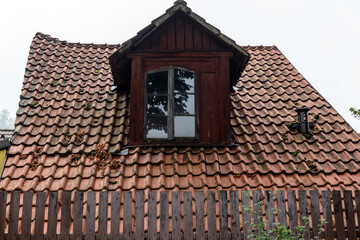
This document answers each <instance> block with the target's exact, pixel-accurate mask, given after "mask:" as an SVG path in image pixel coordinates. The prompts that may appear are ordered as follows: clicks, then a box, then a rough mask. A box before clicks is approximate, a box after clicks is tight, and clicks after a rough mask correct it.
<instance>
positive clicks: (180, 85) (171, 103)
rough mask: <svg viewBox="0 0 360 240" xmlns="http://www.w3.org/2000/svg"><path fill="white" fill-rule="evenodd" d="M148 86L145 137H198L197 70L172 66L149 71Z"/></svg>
mask: <svg viewBox="0 0 360 240" xmlns="http://www.w3.org/2000/svg"><path fill="white" fill-rule="evenodd" d="M171 80H172V81H173V82H170V81H171ZM169 87H170V88H171V90H170V92H169V90H168V89H170V88H169ZM146 89H147V90H146V112H145V119H146V120H145V121H146V126H145V138H146V139H174V138H194V137H196V132H195V129H196V128H195V125H196V121H195V73H194V72H191V71H187V70H184V69H179V68H172V67H171V68H170V69H168V70H161V71H158V72H153V73H150V74H147V78H146ZM170 129H171V130H170Z"/></svg>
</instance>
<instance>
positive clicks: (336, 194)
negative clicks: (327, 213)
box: [333, 191, 345, 239]
mask: <svg viewBox="0 0 360 240" xmlns="http://www.w3.org/2000/svg"><path fill="white" fill-rule="evenodd" d="M333 202H334V215H335V227H336V235H337V239H345V229H344V214H343V208H342V204H341V192H340V191H333Z"/></svg>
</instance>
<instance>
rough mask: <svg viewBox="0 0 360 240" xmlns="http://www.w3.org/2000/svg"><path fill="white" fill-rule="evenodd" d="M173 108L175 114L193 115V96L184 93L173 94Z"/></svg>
mask: <svg viewBox="0 0 360 240" xmlns="http://www.w3.org/2000/svg"><path fill="white" fill-rule="evenodd" d="M174 108H175V115H194V114H195V96H194V95H186V94H175V98H174Z"/></svg>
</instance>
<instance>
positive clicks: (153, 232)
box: [0, 190, 360, 240]
mask: <svg viewBox="0 0 360 240" xmlns="http://www.w3.org/2000/svg"><path fill="white" fill-rule="evenodd" d="M34 195H36V202H34V203H33V199H34V197H33V196H34ZM84 196H85V197H86V199H84ZM9 197H10V199H9ZM109 197H110V199H109ZM97 198H98V201H97ZM9 200H10V201H9ZM84 200H85V201H84ZM170 203H171V204H170ZM84 208H85V209H86V212H85V214H84ZM158 210H159V211H158ZM344 213H345V214H344ZM108 215H109V216H108ZM20 220H21V221H20ZM19 222H21V225H19ZM45 223H46V224H45ZM96 223H97V224H96ZM359 223H360V191H355V192H351V191H344V192H340V191H333V192H329V191H323V192H321V193H319V192H318V191H315V190H312V191H309V192H306V191H294V190H290V191H287V192H285V191H276V192H273V191H264V192H262V191H251V192H249V191H218V192H213V191H208V192H202V191H197V192H175V191H174V192H160V193H159V192H146V193H144V192H140V191H139V192H135V193H134V192H86V193H84V192H60V194H59V193H58V192H36V193H33V192H23V193H21V192H19V191H13V192H11V193H7V192H0V239H126V240H127V239H136V240H137V239H164V240H168V239H179V240H180V239H201V240H205V239H209V240H213V239H250V238H249V236H250V234H254V235H259V234H261V231H263V230H266V231H268V233H269V232H270V230H271V229H276V228H278V226H280V225H283V226H287V229H290V230H292V232H297V233H304V234H305V237H304V239H323V238H325V239H346V238H348V239H351V240H352V239H357V238H359V237H360V234H359ZM297 226H303V229H302V230H301V229H299V227H297ZM170 227H171V231H170ZM83 229H84V230H83Z"/></svg>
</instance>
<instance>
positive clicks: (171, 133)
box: [143, 65, 198, 142]
mask: <svg viewBox="0 0 360 240" xmlns="http://www.w3.org/2000/svg"><path fill="white" fill-rule="evenodd" d="M175 69H180V70H184V71H188V72H192V73H194V93H190V94H188V93H179V94H187V95H194V111H195V114H194V115H177V116H193V117H194V118H195V123H194V125H195V126H194V129H195V136H194V137H175V132H174V130H175V129H174V121H175V114H174V108H175V106H174V98H175V90H174V72H175ZM162 71H167V72H168V117H167V129H168V137H167V138H147V137H146V134H145V133H146V125H147V114H146V109H147V108H146V106H147V99H148V93H147V77H148V75H149V74H153V73H157V72H162ZM196 75H197V74H196V71H193V70H191V69H188V68H184V67H177V66H172V65H170V66H169V67H167V68H158V69H155V70H152V71H149V72H146V73H145V82H144V83H145V85H144V86H145V92H144V93H145V96H144V126H143V132H144V141H146V142H149V141H150V142H164V141H166V142H170V141H171V142H187V141H189V142H193V141H194V140H197V139H198V106H197V105H198V104H197V94H198V90H197V76H196Z"/></svg>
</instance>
